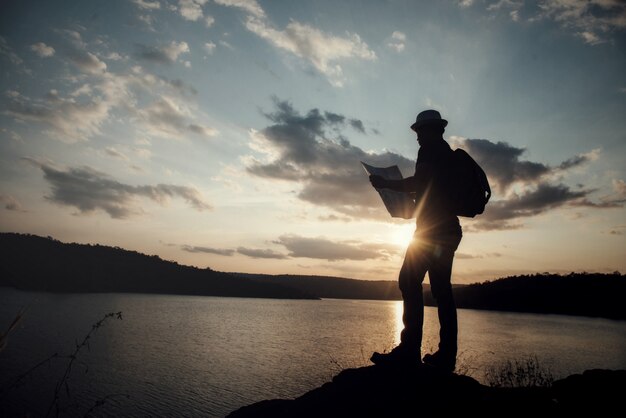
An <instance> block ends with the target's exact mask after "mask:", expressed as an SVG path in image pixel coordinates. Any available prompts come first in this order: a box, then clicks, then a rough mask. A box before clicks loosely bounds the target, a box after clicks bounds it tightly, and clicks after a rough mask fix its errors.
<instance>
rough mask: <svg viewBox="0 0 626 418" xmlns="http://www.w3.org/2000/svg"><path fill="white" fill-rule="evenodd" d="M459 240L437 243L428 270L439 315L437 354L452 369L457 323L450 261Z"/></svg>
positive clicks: (454, 358)
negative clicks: (449, 364)
mask: <svg viewBox="0 0 626 418" xmlns="http://www.w3.org/2000/svg"><path fill="white" fill-rule="evenodd" d="M459 241H460V240H451V241H450V242H446V243H445V244H443V245H439V246H438V248H436V249H435V251H434V252H433V255H432V257H433V258H432V261H431V263H430V268H429V270H428V275H429V278H430V286H431V290H432V293H433V297H434V298H435V300H436V301H437V313H438V316H439V326H440V331H439V355H440V356H441V357H442V358H443V359H446V362H447V363H451V366H452V369H453V368H454V363H455V361H456V354H457V334H458V323H457V314H456V305H455V303H454V296H453V294H452V283H451V275H452V262H453V259H454V252H455V250H456V248H457V246H458V244H459Z"/></svg>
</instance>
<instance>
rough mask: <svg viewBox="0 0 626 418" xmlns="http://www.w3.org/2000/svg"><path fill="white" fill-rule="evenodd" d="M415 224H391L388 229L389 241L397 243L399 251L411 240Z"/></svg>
mask: <svg viewBox="0 0 626 418" xmlns="http://www.w3.org/2000/svg"><path fill="white" fill-rule="evenodd" d="M414 229H415V225H413V224H412V223H411V224H406V225H393V226H391V227H390V230H389V241H390V242H391V243H392V244H395V245H397V246H398V247H399V248H400V250H401V251H404V250H405V249H406V247H407V246H408V245H409V242H411V238H412V237H413V231H414Z"/></svg>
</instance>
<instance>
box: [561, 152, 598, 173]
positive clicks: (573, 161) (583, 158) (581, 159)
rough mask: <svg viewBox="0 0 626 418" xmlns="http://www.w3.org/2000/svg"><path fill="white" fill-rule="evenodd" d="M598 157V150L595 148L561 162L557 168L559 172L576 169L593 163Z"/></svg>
mask: <svg viewBox="0 0 626 418" xmlns="http://www.w3.org/2000/svg"><path fill="white" fill-rule="evenodd" d="M599 155H600V149H599V148H596V149H593V150H591V151H589V152H587V153H585V154H579V155H576V156H574V157H572V158H569V159H567V160H565V161H563V162H562V163H561V164H559V166H558V168H559V169H560V170H569V169H570V168H573V167H577V166H579V165H582V164H585V163H587V162H589V161H595V160H597V159H598V157H599Z"/></svg>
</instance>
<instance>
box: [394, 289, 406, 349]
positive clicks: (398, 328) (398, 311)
mask: <svg viewBox="0 0 626 418" xmlns="http://www.w3.org/2000/svg"><path fill="white" fill-rule="evenodd" d="M403 311H404V309H403V304H402V301H401V300H399V301H396V302H395V321H394V324H395V332H394V341H393V343H394V347H395V346H396V345H398V344H400V333H401V332H402V329H403V328H404V324H403V323H402V312H403Z"/></svg>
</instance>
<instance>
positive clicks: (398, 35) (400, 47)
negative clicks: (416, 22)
mask: <svg viewBox="0 0 626 418" xmlns="http://www.w3.org/2000/svg"><path fill="white" fill-rule="evenodd" d="M405 41H406V35H405V34H404V33H402V32H398V31H394V32H393V33H392V34H391V42H389V43H388V44H387V46H388V47H389V48H391V49H393V50H394V51H396V52H398V53H400V52H402V51H404V42H405Z"/></svg>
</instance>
